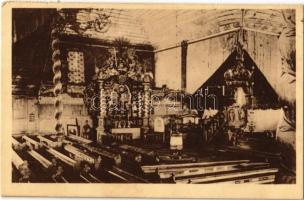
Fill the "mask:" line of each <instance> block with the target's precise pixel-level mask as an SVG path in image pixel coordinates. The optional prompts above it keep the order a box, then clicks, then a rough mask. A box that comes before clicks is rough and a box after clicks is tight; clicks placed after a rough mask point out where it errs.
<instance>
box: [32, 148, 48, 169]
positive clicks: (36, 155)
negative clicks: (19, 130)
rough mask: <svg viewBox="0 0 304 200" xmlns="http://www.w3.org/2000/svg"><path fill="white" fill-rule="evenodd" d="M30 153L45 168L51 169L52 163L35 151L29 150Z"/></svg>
mask: <svg viewBox="0 0 304 200" xmlns="http://www.w3.org/2000/svg"><path fill="white" fill-rule="evenodd" d="M28 153H29V154H30V155H31V156H32V157H33V158H35V159H36V160H37V161H38V162H39V163H40V164H41V165H42V166H43V167H44V168H46V169H47V168H49V167H50V166H51V165H52V163H51V162H50V161H49V160H48V159H46V158H44V157H43V156H42V155H40V154H39V153H37V152H36V151H35V150H29V151H28Z"/></svg>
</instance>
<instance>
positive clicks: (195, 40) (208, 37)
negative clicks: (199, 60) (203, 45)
mask: <svg viewBox="0 0 304 200" xmlns="http://www.w3.org/2000/svg"><path fill="white" fill-rule="evenodd" d="M238 30H240V28H234V29H230V30H227V31H223V32H219V33H215V34H212V35H208V36H204V37H201V38H198V39H194V40H189V41H188V45H191V44H194V43H197V42H201V41H204V40H208V39H211V38H215V37H219V36H222V35H226V34H228V33H232V32H236V31H238ZM178 47H181V44H177V45H174V46H170V47H166V48H162V49H157V50H155V51H154V53H159V52H162V51H167V50H170V49H175V48H178Z"/></svg>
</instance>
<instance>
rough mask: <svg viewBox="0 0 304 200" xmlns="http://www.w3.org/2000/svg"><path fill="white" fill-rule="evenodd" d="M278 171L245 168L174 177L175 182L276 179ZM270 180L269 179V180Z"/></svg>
mask: <svg viewBox="0 0 304 200" xmlns="http://www.w3.org/2000/svg"><path fill="white" fill-rule="evenodd" d="M277 172H278V169H276V168H267V169H257V170H244V171H233V172H228V173H220V174H219V173H215V174H211V175H205V174H204V175H199V176H192V177H176V178H175V177H174V178H173V181H174V182H175V183H221V182H223V183H225V182H226V183H227V182H231V181H232V182H235V183H242V182H245V183H247V182H250V181H255V182H256V179H257V180H261V181H265V180H263V179H266V177H267V180H274V179H273V178H271V177H273V176H274V175H275V174H276V173H277ZM267 182H268V181H267Z"/></svg>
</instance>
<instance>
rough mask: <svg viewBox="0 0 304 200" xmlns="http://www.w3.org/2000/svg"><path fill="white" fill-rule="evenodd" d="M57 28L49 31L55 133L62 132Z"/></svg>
mask: <svg viewBox="0 0 304 200" xmlns="http://www.w3.org/2000/svg"><path fill="white" fill-rule="evenodd" d="M58 35H59V29H58V28H57V27H55V28H54V29H53V30H52V32H51V37H52V50H53V53H52V61H53V66H52V68H53V72H54V77H53V84H54V89H53V93H54V96H55V103H54V104H55V116H54V117H55V119H56V125H55V131H56V133H57V134H61V133H62V122H61V116H62V110H63V105H62V100H61V99H62V95H61V93H62V83H61V76H62V75H61V61H60V49H59V43H60V41H59V39H58Z"/></svg>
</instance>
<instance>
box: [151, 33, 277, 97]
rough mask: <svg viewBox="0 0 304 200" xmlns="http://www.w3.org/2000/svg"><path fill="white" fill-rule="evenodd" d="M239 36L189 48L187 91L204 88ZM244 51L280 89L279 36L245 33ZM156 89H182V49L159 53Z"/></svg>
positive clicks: (203, 42)
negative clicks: (157, 87)
mask: <svg viewBox="0 0 304 200" xmlns="http://www.w3.org/2000/svg"><path fill="white" fill-rule="evenodd" d="M235 36H236V33H230V34H227V35H223V36H219V37H215V38H212V39H208V40H204V41H201V42H198V43H194V44H190V45H189V46H188V57H187V74H186V77H187V81H186V82H187V88H186V91H187V92H189V93H193V92H194V91H195V90H196V89H197V88H198V87H200V86H201V85H202V84H203V83H204V82H205V81H206V80H207V79H208V78H209V77H210V76H211V75H212V74H213V73H214V72H215V71H216V69H217V68H218V67H220V65H221V64H222V63H223V62H224V61H225V59H226V58H227V57H228V56H229V55H230V53H231V52H232V51H233V50H234V48H233V47H234V43H235V40H236V37H235ZM244 49H245V50H246V51H247V52H248V53H249V55H250V56H251V57H252V59H253V60H254V61H255V63H256V64H257V66H258V67H259V69H260V70H261V71H262V72H263V74H264V75H265V76H266V78H267V80H268V81H269V83H270V84H271V85H272V87H273V88H274V89H276V87H278V85H277V84H278V83H277V82H278V81H277V79H278V76H279V74H278V72H279V68H280V66H281V60H280V59H281V58H280V53H279V50H278V38H277V37H276V36H272V35H267V34H263V33H256V32H252V31H246V32H245V44H244ZM155 56H156V69H155V77H156V86H161V85H163V84H166V85H167V86H168V87H169V88H172V89H181V76H180V74H181V61H180V56H181V50H180V48H176V49H172V50H168V51H163V52H159V53H156V55H155Z"/></svg>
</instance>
